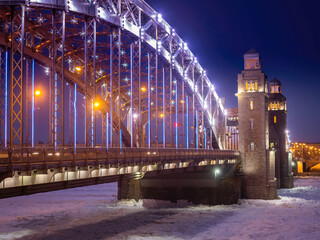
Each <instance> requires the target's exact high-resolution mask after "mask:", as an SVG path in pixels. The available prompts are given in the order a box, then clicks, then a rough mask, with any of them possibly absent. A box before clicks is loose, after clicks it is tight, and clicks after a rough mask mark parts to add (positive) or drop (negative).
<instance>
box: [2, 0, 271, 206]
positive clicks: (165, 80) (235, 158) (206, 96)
mask: <svg viewBox="0 0 320 240" xmlns="http://www.w3.org/2000/svg"><path fill="white" fill-rule="evenodd" d="M0 5H1V8H0V85H1V86H0V90H1V91H0V105H1V106H0V109H1V110H0V147H1V156H0V160H1V163H0V164H1V165H0V171H1V175H0V176H1V178H0V180H1V181H2V182H1V183H0V188H2V189H1V191H2V192H3V193H5V194H7V195H10V194H11V195H15V194H27V193H32V192H37V191H44V190H50V186H51V189H61V188H66V187H72V186H78V185H87V184H94V183H101V182H108V181H109V182H110V181H118V182H119V194H118V195H119V198H127V197H130V198H131V197H133V198H136V199H138V198H142V197H149V198H150V197H151V198H152V196H156V198H160V199H161V198H162V197H163V198H165V197H167V195H169V196H171V197H169V200H173V201H175V200H177V199H181V198H184V199H189V200H192V201H194V202H199V199H200V198H203V199H206V200H205V202H206V203H218V202H221V203H224V202H225V203H226V202H234V201H236V199H237V198H239V197H240V188H241V187H240V185H241V181H240V178H239V176H238V175H237V173H239V172H241V164H240V153H239V152H238V151H226V150H225V128H226V116H225V115H226V110H225V109H224V101H223V100H222V99H221V98H219V96H218V94H217V92H216V90H215V88H214V85H213V84H212V82H211V81H210V80H209V78H208V77H207V75H206V71H205V70H204V69H203V68H202V67H201V65H200V64H199V62H198V61H197V58H196V57H195V56H194V55H193V53H192V52H191V51H190V49H189V48H188V45H187V43H186V42H184V41H183V40H182V39H181V38H180V37H179V36H178V34H177V33H176V32H175V30H174V29H173V28H172V27H171V26H170V25H169V24H168V23H167V22H166V21H165V20H164V19H163V18H162V15H161V14H159V13H157V12H156V11H155V10H153V9H152V8H151V7H150V6H149V5H148V4H146V3H145V2H144V1H143V0H98V1H93V0H57V1H52V0H28V1H24V0H17V1H15V0H11V1H7V0H0ZM38 86H42V89H38ZM40 96H41V97H40ZM40 101H47V102H48V106H46V107H42V108H41V109H39V107H38V106H39V105H40V103H39V102H40ZM41 106H43V105H41ZM41 126H45V128H46V129H47V130H48V131H47V132H46V133H44V132H43V131H40V129H43V128H41ZM44 139H45V140H44ZM40 140H41V142H42V144H40ZM44 143H45V144H44ZM217 166H220V168H219V169H218V168H217ZM220 170H224V171H223V172H222V173H219V171H220ZM219 174H220V177H222V176H223V177H224V178H225V179H226V180H222V179H220V178H219V177H217V176H218V175H219ZM270 176H272V175H270ZM264 177H265V176H264V175H263V176H262V178H264ZM182 179H183V181H180V180H182ZM166 180H168V181H167V182H166ZM189 180H190V181H189ZM179 181H180V182H179ZM264 181H265V179H262V180H261V184H262V185H264V184H265V183H264ZM172 183H176V185H177V188H176V189H175V190H174V192H175V193H172V191H171V190H172V189H171V188H172ZM259 184H260V182H259ZM163 186H167V187H163ZM37 187H38V188H37ZM160 188H161V189H160ZM163 188H165V189H166V193H168V194H162V196H161V193H163V191H164V190H163ZM146 189H147V190H146ZM159 189H160V190H159ZM252 189H256V188H252ZM10 191H11V193H10ZM204 191H205V192H207V194H205V195H206V196H205V197H204V195H203V192H204ZM230 192H233V193H234V194H233V196H232V197H231V198H229V199H228V196H230ZM5 194H3V195H2V196H4V195H5ZM195 195H196V196H199V197H198V199H194V196H195ZM217 195H219V196H220V198H219V199H217V198H215V197H212V196H217ZM231 195H232V194H231ZM257 196H260V195H257ZM258 198H259V197H258Z"/></svg>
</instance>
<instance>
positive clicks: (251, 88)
mask: <svg viewBox="0 0 320 240" xmlns="http://www.w3.org/2000/svg"><path fill="white" fill-rule="evenodd" d="M252 90H253V87H252V83H250V91H252Z"/></svg>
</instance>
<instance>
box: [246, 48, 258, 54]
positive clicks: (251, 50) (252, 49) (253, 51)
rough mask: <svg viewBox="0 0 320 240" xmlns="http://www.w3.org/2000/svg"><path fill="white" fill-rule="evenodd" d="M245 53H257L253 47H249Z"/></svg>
mask: <svg viewBox="0 0 320 240" xmlns="http://www.w3.org/2000/svg"><path fill="white" fill-rule="evenodd" d="M246 54H259V53H258V52H257V51H256V50H255V49H254V48H251V49H250V50H249V51H248V52H246V53H245V55H246Z"/></svg>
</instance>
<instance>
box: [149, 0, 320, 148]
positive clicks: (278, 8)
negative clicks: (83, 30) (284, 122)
mask: <svg viewBox="0 0 320 240" xmlns="http://www.w3.org/2000/svg"><path fill="white" fill-rule="evenodd" d="M146 2H147V3H149V4H150V5H151V6H152V7H153V8H154V9H155V10H156V11H158V12H160V13H161V14H162V16H163V18H164V19H165V20H166V21H167V22H168V23H169V24H170V25H171V26H172V27H174V28H175V29H176V31H177V33H178V34H179V35H180V37H181V38H182V39H183V40H184V41H186V42H187V43H188V46H189V48H190V49H191V50H192V51H193V53H194V54H195V55H196V56H197V57H198V60H199V62H200V64H201V65H202V66H203V68H204V69H205V70H207V72H208V75H209V78H210V79H211V81H212V82H213V83H214V85H215V87H216V89H217V91H218V94H219V95H220V96H221V97H223V96H225V97H226V98H227V107H237V98H236V97H235V96H234V94H235V93H236V91H237V74H238V73H240V72H241V71H242V69H243V58H242V56H243V54H244V53H245V52H246V51H247V50H249V49H250V48H255V49H256V50H257V51H258V52H259V53H260V55H261V57H262V70H263V71H264V72H265V73H266V74H267V75H268V78H269V80H271V79H272V78H273V77H277V78H278V79H279V80H280V81H281V82H282V88H283V94H284V95H285V96H286V97H287V101H288V129H289V130H290V134H291V140H293V141H308V142H320V46H319V44H320V14H319V9H320V2H319V1H313V0H312V1H311V0H304V1H302V0H287V1H284V0H268V1H256V0H255V1H253V0H252V1H251V0H250V1H239V0H197V1H194V0H146Z"/></svg>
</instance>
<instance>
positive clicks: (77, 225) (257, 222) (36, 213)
mask: <svg viewBox="0 0 320 240" xmlns="http://www.w3.org/2000/svg"><path fill="white" fill-rule="evenodd" d="M295 185H296V187H295V188H294V189H282V190H280V191H279V196H280V198H281V199H279V200H269V201H264V200H240V201H239V204H237V205H230V206H224V205H219V206H190V205H189V206H185V205H186V204H185V203H182V204H181V205H179V206H176V207H175V208H173V207H170V208H156V207H155V205H154V202H153V201H149V202H148V204H147V206H148V208H147V207H145V206H146V204H145V205H143V203H142V202H138V203H137V202H134V201H122V202H117V201H116V194H117V184H116V183H112V184H102V185H95V186H89V187H82V188H75V189H68V190H61V191H55V192H49V193H40V194H34V195H29V196H21V197H15V198H8V199H0V239H128V240H132V239H156V240H158V239H163V240H164V239H219V240H220V239H259V240H261V239H262V240H263V239H268V240H269V239H289V240H291V239H299V240H303V239H309V240H312V239H320V178H319V177H305V178H296V179H295ZM181 206H184V207H181Z"/></svg>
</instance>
